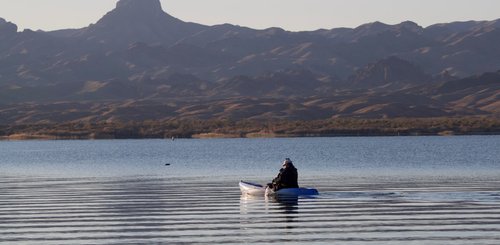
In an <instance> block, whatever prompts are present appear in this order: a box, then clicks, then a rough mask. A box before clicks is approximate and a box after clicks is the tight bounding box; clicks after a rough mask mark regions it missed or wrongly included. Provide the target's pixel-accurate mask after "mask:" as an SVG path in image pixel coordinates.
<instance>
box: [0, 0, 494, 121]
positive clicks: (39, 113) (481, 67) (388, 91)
mask: <svg viewBox="0 0 500 245" xmlns="http://www.w3.org/2000/svg"><path fill="white" fill-rule="evenodd" d="M498 43H500V20H495V21H468V22H454V23H447V24H436V25H432V26H429V27H426V28H423V27H421V26H419V25H417V24H416V23H413V22H403V23H400V24H397V25H387V24H384V23H380V22H373V23H369V24H365V25H361V26H359V27H356V28H335V29H330V30H326V29H320V30H316V31H307V32H290V31H286V30H283V29H280V28H269V29H265V30H255V29H251V28H246V27H241V26H236V25H231V24H223V25H215V26H207V25H201V24H196V23H189V22H185V21H182V20H179V19H177V18H175V17H173V16H171V15H169V14H167V13H166V12H164V11H163V9H162V6H161V4H160V1H159V0H120V1H118V3H117V6H116V8H115V9H114V10H112V11H110V12H109V13H107V14H106V15H105V16H104V17H102V18H101V19H100V20H99V21H97V22H96V23H95V24H91V25H90V26H88V27H85V28H81V29H66V30H58V31H50V32H44V31H32V30H24V31H22V32H19V31H18V28H17V26H16V25H15V24H13V23H10V22H7V21H6V20H4V19H0V124H14V123H19V124H20V123H42V122H43V123H47V122H66V121H113V120H122V121H129V120H139V121H140V120H150V119H151V120H157V119H169V118H198V119H212V118H219V119H220V118H229V119H235V120H238V119H247V118H250V119H264V118H265V119H294V120H295V119H297V120H298V119H300V120H310V119H325V118H332V117H361V118H393V117H442V116H464V115H487V116H499V115H500V109H499V108H500V102H499V101H500V71H498V70H500V46H499V45H498Z"/></svg>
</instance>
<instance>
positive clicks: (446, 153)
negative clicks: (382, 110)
mask: <svg viewBox="0 0 500 245" xmlns="http://www.w3.org/2000/svg"><path fill="white" fill-rule="evenodd" d="M285 157H289V158H291V159H292V160H293V161H294V163H295V165H296V167H297V168H298V169H299V184H300V185H301V186H304V187H314V188H317V189H318V190H319V192H320V195H319V196H317V197H300V198H284V199H283V198H275V197H269V198H264V197H248V196H241V194H240V191H239V189H238V182H239V180H247V181H251V182H257V183H261V184H265V183H267V182H269V181H270V180H271V179H272V178H273V177H275V175H276V174H277V173H278V169H279V168H280V166H281V162H282V161H283V159H284V158H285ZM155 243H160V244H259V243H260V244H272V243H274V244H284V243H286V244H408V243H414V244H499V243H500V136H463V137H346V138H342V137H339V138H278V139H199V140H198V139H196V140H195V139H189V140H188V139H179V140H175V141H172V140H103V141H3V142H0V244H155Z"/></svg>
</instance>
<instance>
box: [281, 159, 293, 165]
mask: <svg viewBox="0 0 500 245" xmlns="http://www.w3.org/2000/svg"><path fill="white" fill-rule="evenodd" d="M287 163H292V160H290V158H285V161H283V166H285V164H287Z"/></svg>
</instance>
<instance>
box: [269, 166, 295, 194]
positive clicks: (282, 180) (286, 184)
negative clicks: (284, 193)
mask: <svg viewBox="0 0 500 245" xmlns="http://www.w3.org/2000/svg"><path fill="white" fill-rule="evenodd" d="M298 178H299V175H298V173H297V169H296V168H295V166H293V165H292V164H290V166H288V167H287V168H282V169H280V173H279V174H278V176H277V177H276V178H274V179H273V189H274V190H275V191H277V190H280V189H284V188H299V183H298Z"/></svg>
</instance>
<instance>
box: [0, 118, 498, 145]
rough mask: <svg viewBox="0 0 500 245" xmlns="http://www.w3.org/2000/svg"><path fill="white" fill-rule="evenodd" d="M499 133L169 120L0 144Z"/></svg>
mask: <svg viewBox="0 0 500 245" xmlns="http://www.w3.org/2000/svg"><path fill="white" fill-rule="evenodd" d="M454 135H457V136H458V135H500V118H487V117H465V118H395V119H352V118H347V119H346V118H339V119H326V120H316V121H285V120H281V121H255V120H244V121H229V120H182V121H181V120H169V121H144V122H127V123H122V122H97V123H90V122H78V123H52V124H23V125H0V140H99V139H172V138H174V139H181V138H184V139H219V138H293V137H357V136H359V137H370V136H377V137H384V136H386V137H394V136H454Z"/></svg>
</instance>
